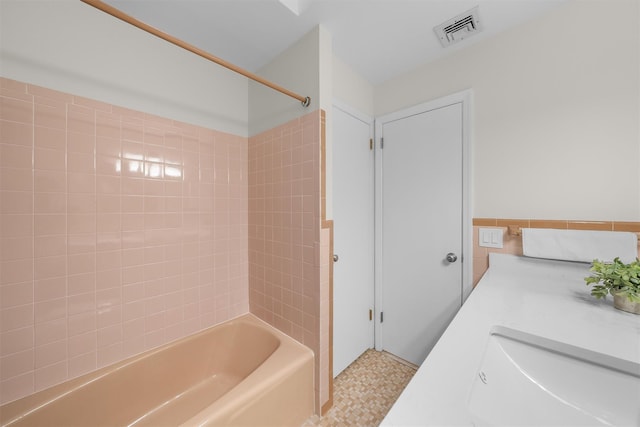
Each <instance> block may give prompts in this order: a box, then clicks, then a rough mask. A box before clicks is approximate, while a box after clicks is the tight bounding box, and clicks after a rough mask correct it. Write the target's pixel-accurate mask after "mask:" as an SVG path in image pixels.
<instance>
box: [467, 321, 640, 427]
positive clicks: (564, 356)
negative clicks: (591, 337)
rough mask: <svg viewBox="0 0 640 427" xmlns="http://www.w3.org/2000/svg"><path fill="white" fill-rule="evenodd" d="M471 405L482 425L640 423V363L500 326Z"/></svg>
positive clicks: (480, 371)
mask: <svg viewBox="0 0 640 427" xmlns="http://www.w3.org/2000/svg"><path fill="white" fill-rule="evenodd" d="M468 405H469V410H470V412H471V414H472V417H473V422H474V424H475V425H478V426H516V425H535V426H544V425H546V426H550V425H555V426H569V425H582V426H585V425H589V426H594V425H615V426H639V425H640V363H633V362H629V361H627V360H622V359H618V358H615V357H611V356H609V355H606V354H602V353H597V352H594V351H590V350H587V349H584V348H579V347H575V346H572V345H569V344H565V343H561V342H558V341H553V340H550V339H547V338H543V337H540V336H536V335H531V334H528V333H526V332H522V331H517V330H514V329H510V328H506V327H503V326H495V327H493V328H492V330H491V334H490V337H489V340H488V343H487V347H486V350H485V354H484V357H483V359H482V363H481V364H480V368H479V369H478V373H477V376H476V378H475V380H474V383H473V385H472V388H471V393H470V396H469V402H468Z"/></svg>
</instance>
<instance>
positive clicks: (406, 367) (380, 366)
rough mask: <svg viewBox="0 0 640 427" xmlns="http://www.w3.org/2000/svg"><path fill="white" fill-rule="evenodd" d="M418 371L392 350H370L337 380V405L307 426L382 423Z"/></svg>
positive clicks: (305, 426)
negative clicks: (396, 356) (392, 352)
mask: <svg viewBox="0 0 640 427" xmlns="http://www.w3.org/2000/svg"><path fill="white" fill-rule="evenodd" d="M415 372H416V367H415V366H413V365H410V364H408V363H407V362H404V361H399V360H397V359H396V358H395V357H394V356H392V355H390V354H389V353H385V352H380V351H375V350H367V351H366V352H365V353H363V354H362V355H361V356H360V357H359V358H358V359H356V361H355V362H353V363H352V364H351V365H350V366H349V367H347V368H346V369H345V370H344V371H342V372H341V373H340V375H338V376H337V377H336V379H335V380H334V383H333V407H332V408H331V409H330V410H329V412H327V414H326V415H325V416H324V417H322V418H318V417H317V416H316V417H313V418H312V419H309V420H307V422H306V423H305V424H304V425H303V427H315V426H317V427H348V426H354V427H356V426H357V427H372V426H377V425H379V424H380V422H382V419H383V418H384V417H385V415H386V414H387V412H389V409H391V406H392V405H393V403H394V402H395V401H396V399H397V398H398V396H400V393H401V392H402V390H404V388H405V386H406V385H407V384H408V383H409V380H410V379H411V378H412V377H413V374H415Z"/></svg>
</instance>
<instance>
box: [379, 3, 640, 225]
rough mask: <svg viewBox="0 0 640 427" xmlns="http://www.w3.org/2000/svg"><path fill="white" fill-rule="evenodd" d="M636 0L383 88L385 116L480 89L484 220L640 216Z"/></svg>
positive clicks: (476, 178)
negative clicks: (501, 218)
mask: <svg viewBox="0 0 640 427" xmlns="http://www.w3.org/2000/svg"><path fill="white" fill-rule="evenodd" d="M638 9H639V3H638V2H637V1H635V0H611V1H603V0H579V1H572V2H569V3H567V4H566V5H562V6H560V7H559V8H557V9H554V10H553V11H551V12H550V13H549V14H547V15H545V16H543V17H540V18H538V19H535V20H532V21H530V22H528V23H526V24H524V25H522V26H520V27H518V28H514V29H512V30H509V31H508V32H506V33H503V34H501V35H499V36H496V37H493V38H491V39H488V40H486V41H484V42H482V43H480V44H478V45H475V46H473V47H471V48H469V49H464V50H461V51H459V52H456V53H454V54H451V55H450V56H448V57H446V58H444V59H442V60H439V61H437V62H434V63H430V64H427V65H425V66H423V67H421V68H419V69H417V70H415V71H413V72H410V73H408V74H406V75H404V76H401V77H399V78H396V79H393V80H391V81H389V82H387V83H384V84H382V85H380V86H378V87H376V89H375V114H376V115H377V116H379V115H382V114H385V113H389V112H392V111H396V110H398V109H401V108H404V107H408V106H411V105H415V104H419V103H422V102H425V101H427V100H431V99H434V98H438V97H441V96H444V95H447V94H450V93H453V92H457V91H460V90H463V89H467V88H472V89H473V91H474V124H473V135H472V138H473V151H474V154H473V172H472V173H473V191H474V201H473V202H474V211H473V215H474V216H475V217H499V218H500V217H506V218H532V219H533V218H553V219H588V220H618V221H625V220H637V219H638V218H639V217H640V172H639V170H640V130H639V126H638V123H639V120H640V106H639V98H640V97H639V94H640V92H639V83H640V82H639V80H640V77H639V76H640V26H639V22H640V19H639V16H640V14H639V11H638Z"/></svg>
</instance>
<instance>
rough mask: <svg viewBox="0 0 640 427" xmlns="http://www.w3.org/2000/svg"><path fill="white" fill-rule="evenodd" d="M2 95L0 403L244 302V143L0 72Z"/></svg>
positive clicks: (231, 313)
mask: <svg viewBox="0 0 640 427" xmlns="http://www.w3.org/2000/svg"><path fill="white" fill-rule="evenodd" d="M0 102H1V104H0V108H1V109H0V164H1V166H2V173H1V175H0V190H1V198H0V214H1V216H0V219H1V229H0V232H1V234H0V246H1V253H0V291H1V292H0V401H1V403H6V402H8V401H11V400H14V399H17V398H20V397H22V396H25V395H28V394H31V393H33V392H35V391H38V390H41V389H44V388H47V387H49V386H51V385H54V384H56V383H59V382H62V381H65V380H67V379H69V378H72V377H76V376H79V375H81V374H83V373H86V372H89V371H92V370H95V369H97V368H100V367H102V366H105V365H107V364H110V363H113V362H116V361H119V360H122V359H124V358H126V357H127V356H130V355H133V354H136V353H139V352H142V351H144V350H147V349H149V348H152V347H156V346H158V345H161V344H164V343H166V342H168V341H171V340H174V339H177V338H180V337H183V336H186V335H189V334H191V333H193V332H195V331H197V330H200V329H203V328H206V327H208V326H211V325H213V324H216V323H219V322H222V321H224V320H227V319H229V318H232V317H235V316H238V315H240V314H243V313H246V312H247V311H248V243H247V238H248V236H247V221H248V198H247V197H248V187H247V182H248V174H247V153H248V151H247V150H248V147H247V138H244V137H239V136H234V135H229V134H225V133H221V132H217V131H214V130H209V129H205V128H201V127H197V126H192V125H187V124H184V123H179V122H176V121H173V120H170V119H163V118H160V117H155V116H151V115H148V114H144V113H140V112H135V111H131V110H127V109H123V108H120V107H116V106H112V105H108V104H104V103H101V102H96V101H92V100H89V99H86V98H81V97H77V96H73V95H70V94H65V93H61V92H57V91H53V90H49V89H45V88H42V87H37V86H33V85H28V84H24V83H20V82H17V81H13V80H8V79H4V78H1V79H0ZM298 172H300V171H298ZM299 201H300V202H302V200H301V199H300V200H299ZM299 208H302V204H300V205H299ZM301 212H302V211H301ZM297 237H301V236H299V235H297ZM278 244H280V241H279V242H278ZM297 315H298V317H300V316H301V313H300V312H298V313H297Z"/></svg>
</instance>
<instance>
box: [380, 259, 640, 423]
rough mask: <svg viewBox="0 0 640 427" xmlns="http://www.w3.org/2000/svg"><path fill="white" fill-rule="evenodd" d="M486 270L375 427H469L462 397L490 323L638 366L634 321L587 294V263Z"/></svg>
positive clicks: (517, 263) (507, 263) (503, 264)
mask: <svg viewBox="0 0 640 427" xmlns="http://www.w3.org/2000/svg"><path fill="white" fill-rule="evenodd" d="M489 265H490V268H489V270H488V271H487V273H486V274H485V276H484V277H483V278H482V280H481V281H480V283H479V284H478V285H477V286H476V289H475V290H474V291H473V292H472V293H471V295H470V297H469V298H468V299H467V301H466V302H465V304H464V305H463V306H462V308H461V309H460V311H459V312H458V314H457V315H456V317H455V318H454V319H453V321H452V322H451V324H450V325H449V327H448V328H447V330H446V331H445V332H444V334H443V335H442V337H441V338H440V340H439V341H438V343H437V344H436V346H435V347H434V348H433V350H432V351H431V353H430V354H429V356H428V357H427V359H426V360H425V361H424V363H423V364H422V365H421V366H420V368H419V369H418V371H417V372H416V374H415V376H414V378H413V379H412V380H411V382H410V383H409V384H408V386H407V388H406V389H405V390H404V392H403V393H402V395H401V396H400V398H399V399H398V401H397V402H396V403H395V405H394V406H393V407H392V408H391V411H390V412H389V413H388V414H387V416H386V418H385V419H384V420H383V422H382V424H381V425H382V426H403V427H404V426H434V425H456V426H470V425H473V422H472V419H471V415H470V413H469V410H468V407H467V402H468V400H469V393H470V390H471V387H472V384H473V381H474V380H475V378H476V376H477V374H478V367H479V365H480V363H481V361H482V357H483V354H484V350H485V347H486V344H487V340H488V339H489V334H490V330H491V328H492V327H493V326H496V325H502V326H506V327H509V328H513V329H517V330H520V331H524V332H527V333H530V334H534V335H539V336H542V337H545V338H549V339H551V340H555V341H560V342H564V343H567V344H571V345H574V346H577V347H582V348H585V349H588V350H592V351H595V352H599V353H604V354H608V355H611V356H614V357H617V358H619V359H623V360H628V361H631V362H635V363H638V362H640V316H638V315H634V314H631V313H626V312H623V311H620V310H617V309H614V307H613V302H612V298H611V297H607V299H606V300H597V299H595V298H594V297H592V296H591V295H590V289H591V288H590V287H588V286H586V285H585V282H584V277H586V276H588V275H589V264H584V263H573V262H565V261H551V260H543V259H535V258H526V257H518V256H514V255H505V254H491V255H490V262H489ZM639 405H640V403H639Z"/></svg>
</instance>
